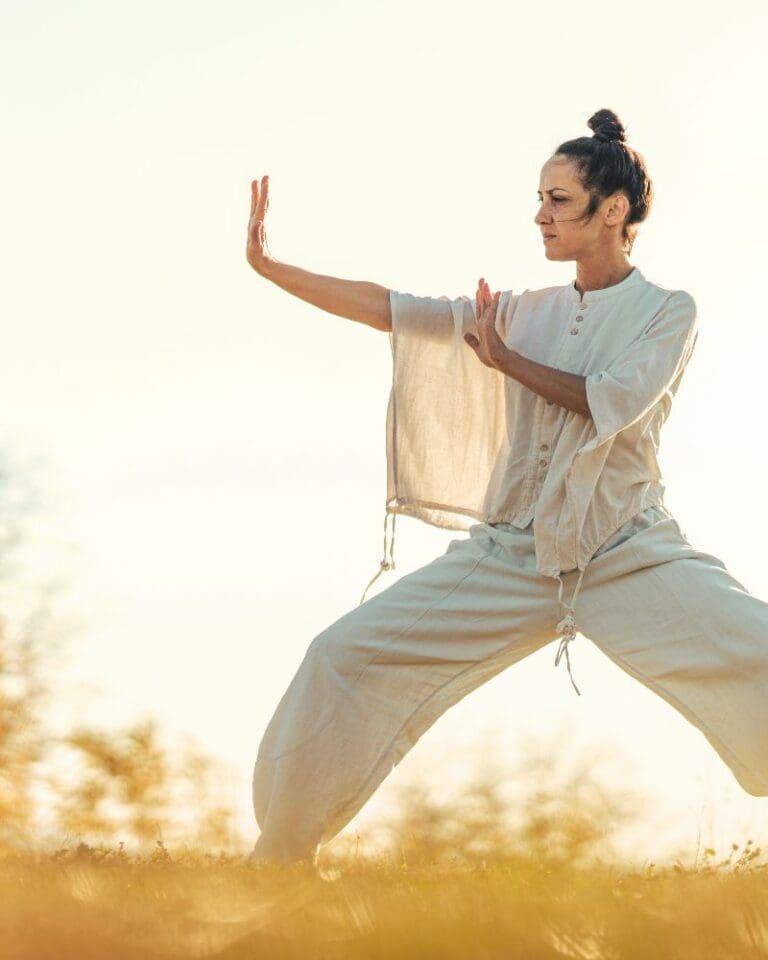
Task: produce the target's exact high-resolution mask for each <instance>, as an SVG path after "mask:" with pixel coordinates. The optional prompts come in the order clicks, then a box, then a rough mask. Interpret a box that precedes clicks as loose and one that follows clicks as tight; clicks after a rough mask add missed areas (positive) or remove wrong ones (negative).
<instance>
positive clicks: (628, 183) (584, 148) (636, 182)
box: [554, 110, 653, 254]
mask: <svg viewBox="0 0 768 960" xmlns="http://www.w3.org/2000/svg"><path fill="white" fill-rule="evenodd" d="M587 124H588V125H589V128H590V129H591V130H592V131H594V133H593V136H591V137H576V139H575V140H566V141H565V142H564V143H561V144H560V146H559V147H558V148H557V150H556V151H555V153H554V156H558V155H559V156H563V157H569V158H572V159H573V160H574V161H575V163H576V165H577V168H578V171H579V178H580V180H581V182H582V185H583V187H584V188H585V190H587V191H589V205H588V207H587V209H586V211H585V212H584V219H585V220H589V219H591V217H593V216H594V214H595V213H596V212H597V208H598V206H599V204H600V201H601V200H604V199H605V197H609V196H610V195H611V194H613V193H616V192H617V191H622V192H623V193H625V194H626V196H627V199H628V200H629V214H628V216H627V219H626V221H625V222H624V228H623V231H622V237H623V240H624V244H623V246H624V251H625V252H626V253H627V254H629V253H631V251H632V245H633V243H634V242H635V237H636V235H637V226H636V224H638V223H640V222H641V221H642V220H645V218H646V217H647V216H648V214H649V213H650V210H651V204H652V202H653V184H652V183H651V178H650V177H649V176H648V171H647V170H646V167H645V160H644V159H643V157H642V155H641V154H640V153H638V152H637V150H633V149H632V147H630V146H628V145H627V143H626V142H625V141H626V133H625V131H624V125H623V124H622V122H621V120H619V118H618V117H617V116H616V114H615V113H614V112H613V110H598V111H597V113H593V114H592V116H591V117H590V118H589V120H588V121H587Z"/></svg>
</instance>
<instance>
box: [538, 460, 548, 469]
mask: <svg viewBox="0 0 768 960" xmlns="http://www.w3.org/2000/svg"><path fill="white" fill-rule="evenodd" d="M546 465H547V461H546V460H539V466H540V467H546Z"/></svg>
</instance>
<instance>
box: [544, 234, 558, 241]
mask: <svg viewBox="0 0 768 960" xmlns="http://www.w3.org/2000/svg"><path fill="white" fill-rule="evenodd" d="M556 236H557V234H555V233H545V234H543V235H542V239H544V240H554V238H555V237H556Z"/></svg>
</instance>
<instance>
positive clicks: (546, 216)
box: [533, 202, 552, 226]
mask: <svg viewBox="0 0 768 960" xmlns="http://www.w3.org/2000/svg"><path fill="white" fill-rule="evenodd" d="M533 222H534V223H535V224H536V225H537V226H543V224H545V223H552V213H551V211H550V210H549V208H548V207H547V204H546V202H543V203H540V204H539V209H538V210H537V211H536V216H535V217H534V218H533Z"/></svg>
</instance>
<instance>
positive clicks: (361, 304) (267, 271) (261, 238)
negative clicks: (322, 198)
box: [246, 176, 392, 332]
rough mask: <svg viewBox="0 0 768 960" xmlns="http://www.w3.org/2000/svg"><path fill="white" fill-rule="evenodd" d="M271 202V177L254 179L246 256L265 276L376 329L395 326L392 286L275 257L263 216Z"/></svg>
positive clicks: (309, 301) (327, 307) (279, 284)
mask: <svg viewBox="0 0 768 960" xmlns="http://www.w3.org/2000/svg"><path fill="white" fill-rule="evenodd" d="M268 204H269V177H268V176H264V177H262V178H261V182H259V181H258V180H253V181H252V182H251V215H250V219H249V221H248V241H247V246H246V259H247V260H248V263H249V264H250V265H251V266H252V267H253V269H254V270H255V271H256V272H257V273H258V274H259V275H260V276H262V277H265V278H266V279H267V280H271V281H272V283H274V284H277V286H278V287H281V288H282V289H283V290H287V291H288V293H292V294H293V295H294V296H295V297H300V298H301V299H302V300H306V301H307V303H311V304H313V305H314V306H316V307H320V309H321V310H326V311H327V312H328V313H334V314H336V316H338V317H346V318H347V319H349V320H357V321H358V322H359V323H365V324H367V325H368V326H370V327H374V328H375V329H376V330H384V331H385V332H388V331H390V330H391V329H392V316H391V311H390V304H389V290H388V288H387V287H383V286H381V285H380V284H378V283H370V282H369V281H367V280H342V279H340V278H338V277H329V276H325V275H324V274H319V273H310V271H309V270H303V269H302V268H301V267H294V266H291V265H290V264H288V263H281V262H280V261H279V260H276V259H275V258H274V257H273V256H272V255H271V254H270V253H269V250H268V246H267V237H266V231H265V228H264V217H265V215H266V211H267V206H268Z"/></svg>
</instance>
